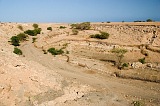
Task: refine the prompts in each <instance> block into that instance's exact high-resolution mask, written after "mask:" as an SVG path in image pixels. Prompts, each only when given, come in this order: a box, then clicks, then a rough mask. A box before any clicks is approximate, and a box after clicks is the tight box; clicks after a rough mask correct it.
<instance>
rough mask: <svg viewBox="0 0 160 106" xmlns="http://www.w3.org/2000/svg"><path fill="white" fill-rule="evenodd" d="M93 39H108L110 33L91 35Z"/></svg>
mask: <svg viewBox="0 0 160 106" xmlns="http://www.w3.org/2000/svg"><path fill="white" fill-rule="evenodd" d="M90 37H91V38H97V39H108V38H109V33H107V32H100V34H95V35H90Z"/></svg>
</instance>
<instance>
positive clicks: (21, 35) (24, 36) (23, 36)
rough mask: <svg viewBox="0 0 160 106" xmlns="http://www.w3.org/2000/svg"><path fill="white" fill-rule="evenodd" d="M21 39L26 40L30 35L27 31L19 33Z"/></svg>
mask: <svg viewBox="0 0 160 106" xmlns="http://www.w3.org/2000/svg"><path fill="white" fill-rule="evenodd" d="M17 37H18V38H19V40H20V41H26V40H27V38H28V36H27V35H26V34H25V33H20V34H18V35H17Z"/></svg>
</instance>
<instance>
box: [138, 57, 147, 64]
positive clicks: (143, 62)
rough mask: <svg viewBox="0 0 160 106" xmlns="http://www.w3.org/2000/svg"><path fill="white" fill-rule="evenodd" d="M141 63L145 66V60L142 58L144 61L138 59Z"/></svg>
mask: <svg viewBox="0 0 160 106" xmlns="http://www.w3.org/2000/svg"><path fill="white" fill-rule="evenodd" d="M138 61H139V62H141V63H142V64H145V63H146V62H145V58H142V59H138Z"/></svg>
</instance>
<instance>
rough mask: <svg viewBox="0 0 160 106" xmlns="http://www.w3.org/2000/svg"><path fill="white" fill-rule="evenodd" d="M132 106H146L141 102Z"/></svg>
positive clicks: (135, 102)
mask: <svg viewBox="0 0 160 106" xmlns="http://www.w3.org/2000/svg"><path fill="white" fill-rule="evenodd" d="M132 104H133V105H134V106H144V103H142V102H140V101H133V102H132Z"/></svg>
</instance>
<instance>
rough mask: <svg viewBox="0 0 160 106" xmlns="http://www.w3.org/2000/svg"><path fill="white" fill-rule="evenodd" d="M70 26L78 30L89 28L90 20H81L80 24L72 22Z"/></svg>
mask: <svg viewBox="0 0 160 106" xmlns="http://www.w3.org/2000/svg"><path fill="white" fill-rule="evenodd" d="M71 27H72V28H74V29H80V30H89V29H90V28H91V25H90V22H83V23H80V24H72V25H71Z"/></svg>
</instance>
